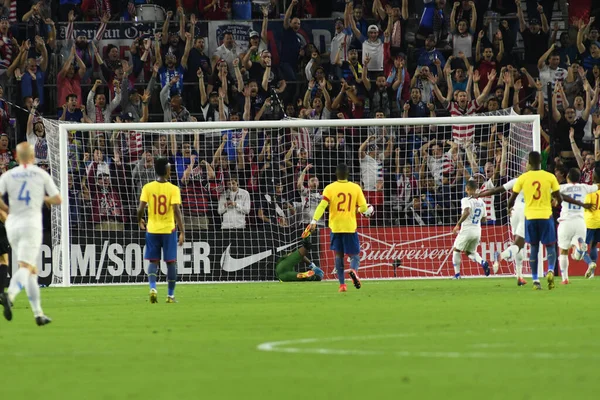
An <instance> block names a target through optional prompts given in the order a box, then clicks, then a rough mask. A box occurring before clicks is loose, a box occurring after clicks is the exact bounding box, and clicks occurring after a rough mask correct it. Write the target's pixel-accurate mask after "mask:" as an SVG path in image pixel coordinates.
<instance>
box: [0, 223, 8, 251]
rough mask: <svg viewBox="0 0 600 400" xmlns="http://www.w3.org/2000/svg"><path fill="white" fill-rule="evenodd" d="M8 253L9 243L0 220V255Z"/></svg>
mask: <svg viewBox="0 0 600 400" xmlns="http://www.w3.org/2000/svg"><path fill="white" fill-rule="evenodd" d="M8 253H10V243H8V237H7V236H6V228H5V227H4V224H3V223H2V222H0V255H2V254H8Z"/></svg>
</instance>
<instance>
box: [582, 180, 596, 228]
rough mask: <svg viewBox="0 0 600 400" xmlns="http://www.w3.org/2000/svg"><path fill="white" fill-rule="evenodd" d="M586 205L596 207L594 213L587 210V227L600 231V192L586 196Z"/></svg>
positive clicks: (585, 214) (585, 216) (585, 215)
mask: <svg viewBox="0 0 600 400" xmlns="http://www.w3.org/2000/svg"><path fill="white" fill-rule="evenodd" d="M584 203H592V204H594V205H595V206H596V209H595V210H594V211H592V210H585V213H584V214H583V216H584V218H585V226H586V228H589V229H600V190H598V191H597V192H594V193H588V194H587V195H586V196H585V200H584Z"/></svg>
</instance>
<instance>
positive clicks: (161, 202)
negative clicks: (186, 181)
mask: <svg viewBox="0 0 600 400" xmlns="http://www.w3.org/2000/svg"><path fill="white" fill-rule="evenodd" d="M140 200H141V201H143V202H145V203H147V204H148V224H147V226H146V231H147V232H148V233H171V232H173V231H174V230H175V214H174V212H173V205H174V204H181V193H180V191H179V188H178V187H177V186H175V185H173V184H172V183H170V182H158V181H154V182H150V183H147V184H145V185H144V187H143V188H142V195H141V197H140Z"/></svg>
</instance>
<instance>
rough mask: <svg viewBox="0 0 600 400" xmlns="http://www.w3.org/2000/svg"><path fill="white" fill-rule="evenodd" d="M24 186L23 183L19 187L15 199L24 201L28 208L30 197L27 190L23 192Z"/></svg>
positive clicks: (25, 183)
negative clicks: (17, 195)
mask: <svg viewBox="0 0 600 400" xmlns="http://www.w3.org/2000/svg"><path fill="white" fill-rule="evenodd" d="M25 186H27V182H23V184H22V185H21V190H19V197H17V200H19V201H24V202H25V205H27V206H28V205H29V200H31V197H30V196H29V190H25Z"/></svg>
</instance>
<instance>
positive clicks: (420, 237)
mask: <svg viewBox="0 0 600 400" xmlns="http://www.w3.org/2000/svg"><path fill="white" fill-rule="evenodd" d="M452 228H453V227H452V226H434V227H419V226H416V227H415V226H410V227H386V228H363V229H359V240H360V249H361V250H360V255H359V256H360V268H361V276H362V277H365V278H394V277H398V278H411V277H413V278H423V277H430V278H435V277H444V276H447V277H450V276H452V275H454V270H453V267H452V245H453V244H454V238H455V237H456V235H454V234H453V233H452ZM329 234H330V231H329V229H323V230H321V233H320V240H321V257H320V261H321V268H322V269H323V270H324V271H325V274H326V278H327V279H335V275H334V274H333V272H334V270H335V266H334V254H333V252H332V251H331V250H329V241H330V238H329V237H330V236H329ZM481 238H482V239H481V245H480V246H479V254H481V256H482V257H483V258H484V259H486V260H489V261H490V262H491V260H493V257H494V252H495V251H502V250H503V249H504V248H505V246H506V245H507V244H508V243H510V241H511V238H510V237H509V236H508V232H507V227H506V226H484V227H482V234H481ZM501 238H505V239H504V240H501ZM527 254H528V253H527ZM526 259H527V258H526ZM528 264H529V263H528V262H527V261H525V269H524V272H525V273H529V267H528ZM346 268H349V264H348V263H347V264H346ZM586 269H587V266H586V265H585V263H583V262H582V261H574V260H573V259H570V260H569V274H570V275H573V276H576V275H583V274H585V271H586ZM461 274H462V275H463V276H470V275H482V274H483V271H482V270H481V268H480V267H479V266H478V265H477V264H476V263H475V262H473V261H471V260H469V259H468V258H467V257H466V256H463V261H462V266H461ZM498 274H499V275H512V274H514V266H513V264H512V263H508V262H502V263H501V265H500V269H499V271H498Z"/></svg>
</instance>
